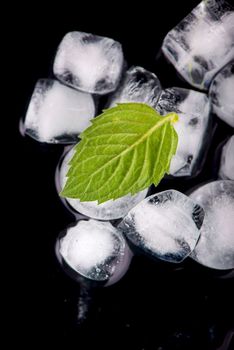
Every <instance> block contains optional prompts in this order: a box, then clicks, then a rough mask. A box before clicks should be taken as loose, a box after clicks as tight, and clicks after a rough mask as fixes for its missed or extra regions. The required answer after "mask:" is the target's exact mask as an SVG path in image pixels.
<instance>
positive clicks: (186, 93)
mask: <svg viewBox="0 0 234 350" xmlns="http://www.w3.org/2000/svg"><path fill="white" fill-rule="evenodd" d="M156 109H157V110H158V111H159V113H160V114H162V115H165V114H167V113H169V112H176V113H178V115H179V121H178V122H177V123H175V124H174V125H173V126H174V128H175V129H176V132H177V134H178V137H179V139H178V147H177V151H176V154H175V156H174V157H173V158H172V160H171V165H170V174H171V175H173V176H190V175H194V174H195V173H196V172H197V170H198V169H199V167H200V165H201V160H202V158H203V157H204V155H202V151H203V150H204V148H205V145H206V144H207V141H208V140H209V139H210V135H209V133H210V118H209V115H210V114H209V112H210V104H209V100H208V97H207V96H206V94H204V93H202V92H197V91H193V90H188V89H182V88H177V87H173V88H168V89H165V90H163V92H162V93H161V95H160V98H159V100H158V104H157V107H156Z"/></svg>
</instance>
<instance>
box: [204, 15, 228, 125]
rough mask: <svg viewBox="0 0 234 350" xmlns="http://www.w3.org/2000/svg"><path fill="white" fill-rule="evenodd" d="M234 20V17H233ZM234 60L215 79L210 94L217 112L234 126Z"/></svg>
mask: <svg viewBox="0 0 234 350" xmlns="http://www.w3.org/2000/svg"><path fill="white" fill-rule="evenodd" d="M233 20H234V19H233ZM233 30H234V28H233ZM233 91H234V61H232V62H230V63H228V64H227V65H226V66H225V67H224V68H223V69H222V70H221V71H220V72H219V73H218V74H217V75H216V76H215V78H214V79H213V81H212V83H211V86H210V90H209V95H210V99H211V106H212V109H213V111H214V113H215V114H217V116H218V117H219V118H220V119H222V120H224V121H225V122H226V123H227V124H229V125H230V126H232V127H233V128H234V93H233Z"/></svg>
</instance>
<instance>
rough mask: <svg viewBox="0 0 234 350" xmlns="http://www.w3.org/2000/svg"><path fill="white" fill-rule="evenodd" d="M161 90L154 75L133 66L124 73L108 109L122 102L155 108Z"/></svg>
mask: <svg viewBox="0 0 234 350" xmlns="http://www.w3.org/2000/svg"><path fill="white" fill-rule="evenodd" d="M161 90H162V88H161V84H160V81H159V79H158V78H157V76H156V75H155V74H154V73H151V72H149V71H147V70H146V69H144V68H142V67H134V66H133V67H131V68H130V69H129V70H127V71H126V73H125V75H124V77H123V80H122V82H121V83H120V86H119V87H118V89H117V91H116V92H115V93H114V94H113V95H112V96H111V97H110V99H109V101H108V107H114V106H115V105H116V103H124V102H142V103H147V104H148V105H150V106H151V107H155V106H156V103H157V100H158V98H159V95H160V92H161Z"/></svg>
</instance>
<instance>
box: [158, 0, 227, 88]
mask: <svg viewBox="0 0 234 350" xmlns="http://www.w3.org/2000/svg"><path fill="white" fill-rule="evenodd" d="M162 51H163V53H164V54H165V56H166V57H167V58H168V60H169V61H170V62H171V63H172V64H173V65H174V67H175V68H176V69H177V71H178V72H179V73H180V74H181V75H182V76H183V78H184V79H185V80H187V82H188V83H189V84H191V85H193V86H195V87H197V88H199V89H204V90H207V89H208V87H209V84H210V82H211V80H212V78H213V77H214V75H215V74H216V73H217V72H218V71H219V70H220V69H221V68H222V67H223V66H224V65H225V64H226V63H228V62H229V61H230V60H231V59H232V58H233V57H234V12H233V8H232V7H231V6H230V5H229V4H228V3H227V2H226V1H224V0H206V1H205V0H204V1H202V2H201V3H200V4H198V5H197V6H196V7H195V8H194V9H193V10H192V11H191V13H190V14H188V15H187V16H186V17H185V18H184V19H183V20H182V21H181V22H180V23H179V24H178V25H177V26H176V27H175V28H173V29H172V30H171V31H170V32H169V33H168V34H167V35H166V37H165V39H164V41H163V45H162Z"/></svg>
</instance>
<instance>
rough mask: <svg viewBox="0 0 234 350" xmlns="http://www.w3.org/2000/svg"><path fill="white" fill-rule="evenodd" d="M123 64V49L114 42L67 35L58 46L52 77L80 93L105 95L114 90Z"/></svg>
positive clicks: (77, 33) (78, 34)
mask: <svg viewBox="0 0 234 350" xmlns="http://www.w3.org/2000/svg"><path fill="white" fill-rule="evenodd" d="M123 62H124V59H123V52H122V47H121V44H120V43H118V42H117V41H114V40H112V39H109V38H104V37H101V36H97V35H93V34H88V33H83V32H70V33H67V34H66V35H65V36H64V38H63V40H62V42H61V43H60V45H59V48H58V51H57V54H56V57H55V61H54V74H55V75H56V77H57V78H58V79H59V80H61V81H62V82H63V83H64V84H67V85H70V86H73V87H74V88H77V89H79V90H82V91H85V92H90V93H95V94H106V93H108V92H111V91H113V90H115V89H116V87H117V85H118V83H119V80H120V77H121V73H122V69H123Z"/></svg>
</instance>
